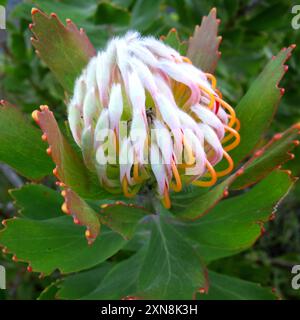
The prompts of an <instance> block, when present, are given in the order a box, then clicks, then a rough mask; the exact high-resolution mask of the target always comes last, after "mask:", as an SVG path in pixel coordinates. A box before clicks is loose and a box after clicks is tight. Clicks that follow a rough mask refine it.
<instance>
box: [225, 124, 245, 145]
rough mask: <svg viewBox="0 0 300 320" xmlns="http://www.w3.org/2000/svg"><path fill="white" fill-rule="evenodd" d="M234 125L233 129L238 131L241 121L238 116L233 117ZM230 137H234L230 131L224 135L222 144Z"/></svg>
mask: <svg viewBox="0 0 300 320" xmlns="http://www.w3.org/2000/svg"><path fill="white" fill-rule="evenodd" d="M234 126H235V127H233V128H232V129H234V130H235V131H239V130H240V128H241V123H240V120H239V119H238V118H236V119H235V124H234ZM232 137H234V135H233V134H232V133H229V134H228V135H227V136H226V137H224V139H223V140H222V144H224V143H225V142H227V141H229V140H230V139H231V138H232Z"/></svg>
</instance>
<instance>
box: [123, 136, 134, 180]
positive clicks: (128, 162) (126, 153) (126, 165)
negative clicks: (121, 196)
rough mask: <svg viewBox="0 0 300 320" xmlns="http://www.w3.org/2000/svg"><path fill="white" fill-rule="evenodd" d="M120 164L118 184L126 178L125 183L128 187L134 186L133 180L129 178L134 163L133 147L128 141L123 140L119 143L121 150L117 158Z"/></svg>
mask: <svg viewBox="0 0 300 320" xmlns="http://www.w3.org/2000/svg"><path fill="white" fill-rule="evenodd" d="M119 163H120V182H121V183H122V181H123V179H124V177H125V176H126V178H127V181H128V183H129V184H130V185H132V184H134V180H133V179H132V178H131V174H130V173H131V168H132V166H133V163H134V153H133V147H132V145H131V142H130V140H129V139H128V138H127V139H124V141H122V143H121V150H120V156H119Z"/></svg>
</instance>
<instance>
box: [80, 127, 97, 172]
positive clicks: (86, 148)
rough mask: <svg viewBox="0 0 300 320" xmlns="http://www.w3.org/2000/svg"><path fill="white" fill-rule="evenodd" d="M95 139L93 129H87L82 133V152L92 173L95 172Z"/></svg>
mask: <svg viewBox="0 0 300 320" xmlns="http://www.w3.org/2000/svg"><path fill="white" fill-rule="evenodd" d="M93 138H94V137H93V130H92V127H91V126H89V127H87V128H85V129H84V130H83V132H82V138H81V150H82V154H83V160H84V163H85V165H86V166H87V168H88V169H89V170H90V171H94V170H95V163H94V144H93Z"/></svg>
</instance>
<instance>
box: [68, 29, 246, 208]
mask: <svg viewBox="0 0 300 320" xmlns="http://www.w3.org/2000/svg"><path fill="white" fill-rule="evenodd" d="M68 119H69V124H70V128H71V131H72V134H73V136H74V139H75V141H76V143H77V144H78V146H79V147H80V148H81V150H82V153H83V158H84V161H85V164H86V166H87V167H88V168H89V169H90V170H91V171H94V172H95V173H97V176H98V177H99V181H100V183H101V185H103V187H104V188H106V189H108V190H109V191H111V192H122V191H123V193H124V195H125V196H128V197H131V196H134V195H135V194H136V193H138V192H139V191H140V190H141V188H142V187H143V186H146V185H148V186H149V185H150V186H154V185H155V186H156V190H157V193H158V195H159V196H160V198H161V199H162V201H163V203H164V205H165V206H166V207H170V197H169V192H170V189H171V190H173V191H176V192H178V191H180V190H181V189H182V186H183V185H184V184H187V183H192V184H194V185H197V186H202V187H209V186H212V185H213V184H215V183H216V181H217V178H218V177H222V176H224V175H226V174H228V173H229V172H230V171H231V170H232V169H233V161H232V159H231V158H230V156H229V155H228V153H227V152H228V151H230V150H231V149H233V148H235V147H236V146H237V145H238V143H239V139H240V138H239V134H238V132H237V131H238V129H239V121H238V119H237V118H236V116H235V112H234V110H233V108H232V107H231V106H230V105H229V104H227V103H226V102H225V101H224V100H222V95H221V93H220V91H219V90H218V89H217V88H216V79H215V78H214V76H213V75H211V74H208V73H205V72H203V71H201V70H200V69H198V68H196V67H195V66H193V65H192V64H191V62H190V60H189V59H188V58H187V57H183V56H181V55H180V54H179V53H178V52H177V51H176V50H174V49H172V48H171V47H169V46H167V45H165V44H164V43H163V42H161V41H159V40H156V39H155V38H153V37H141V36H140V34H139V33H137V32H128V33H127V34H126V35H125V36H124V37H118V38H114V39H112V40H111V41H110V42H109V43H108V45H107V47H106V49H105V50H104V51H101V52H99V53H98V54H97V56H95V57H94V58H92V59H91V60H90V62H89V64H88V65H87V67H86V69H85V70H84V71H83V72H82V74H81V76H80V77H79V78H78V79H77V80H76V84H75V88H74V94H73V97H72V99H71V100H70V102H69V106H68ZM223 158H224V159H226V160H227V162H228V167H227V169H225V170H222V171H220V172H216V170H215V169H214V166H215V165H216V164H217V163H218V162H220V161H221V160H222V159H223Z"/></svg>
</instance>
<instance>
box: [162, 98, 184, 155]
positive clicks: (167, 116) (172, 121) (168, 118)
mask: <svg viewBox="0 0 300 320" xmlns="http://www.w3.org/2000/svg"><path fill="white" fill-rule="evenodd" d="M156 103H157V105H158V108H159V112H160V113H161V115H162V118H163V120H164V122H165V123H166V124H167V125H168V127H169V128H170V129H171V131H172V134H173V136H174V141H175V150H174V152H175V155H176V157H178V156H179V157H180V156H181V154H182V131H181V124H180V120H179V117H178V108H177V106H176V105H175V106H174V105H173V104H172V103H171V102H170V101H169V100H168V99H167V98H166V97H165V96H163V95H161V94H159V95H158V96H157V99H156Z"/></svg>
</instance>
